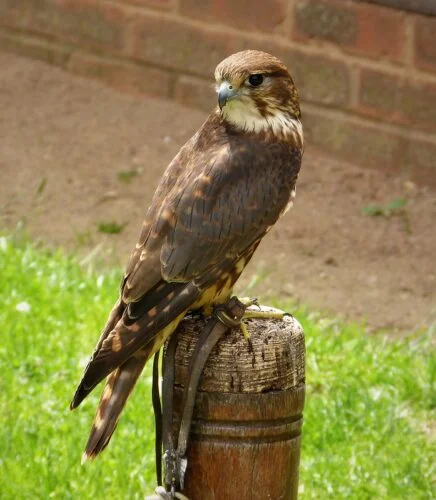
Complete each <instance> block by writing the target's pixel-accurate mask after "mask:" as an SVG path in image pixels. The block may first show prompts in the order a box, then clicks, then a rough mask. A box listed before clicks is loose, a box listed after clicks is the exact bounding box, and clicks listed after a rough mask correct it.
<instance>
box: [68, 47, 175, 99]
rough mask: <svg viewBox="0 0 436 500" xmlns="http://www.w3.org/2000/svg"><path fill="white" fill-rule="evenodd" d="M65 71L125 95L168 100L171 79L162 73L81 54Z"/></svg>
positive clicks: (170, 76) (164, 72) (153, 69)
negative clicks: (131, 94)
mask: <svg viewBox="0 0 436 500" xmlns="http://www.w3.org/2000/svg"><path fill="white" fill-rule="evenodd" d="M68 69H69V70H70V71H71V72H72V73H75V74H78V75H82V76H86V77H89V78H94V79H97V80H100V81H103V82H104V83H106V84H108V85H110V86H111V87H114V88H117V89H119V90H122V91H124V92H131V93H139V94H148V95H153V96H157V97H170V90H171V87H172V79H173V77H172V75H171V74H170V73H168V72H167V71H164V70H160V69H156V68H150V67H144V66H140V65H137V64H131V63H128V62H125V61H117V60H110V59H104V58H101V57H98V56H94V55H91V54H83V53H75V54H73V55H72V56H71V59H70V62H69V64H68Z"/></svg>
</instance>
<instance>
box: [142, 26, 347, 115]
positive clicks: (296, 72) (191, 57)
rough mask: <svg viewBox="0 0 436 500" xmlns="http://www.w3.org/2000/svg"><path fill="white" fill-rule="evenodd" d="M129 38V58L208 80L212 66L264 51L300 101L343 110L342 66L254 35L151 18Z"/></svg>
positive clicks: (344, 71) (344, 78)
mask: <svg viewBox="0 0 436 500" xmlns="http://www.w3.org/2000/svg"><path fill="white" fill-rule="evenodd" d="M134 34H135V42H134V46H135V48H134V57H136V58H139V59H141V60H142V61H145V62H147V63H152V64H156V65H160V66H166V67H168V68H171V69H174V70H177V71H180V72H183V73H188V74H191V75H196V76H200V77H203V78H206V79H210V80H211V81H213V80H212V79H213V72H214V70H215V67H216V65H217V64H218V63H219V62H220V61H221V60H222V59H224V58H225V57H227V56H228V55H230V54H232V53H233V52H236V51H238V50H244V49H248V48H249V49H259V50H265V51H267V52H270V53H271V54H274V55H276V56H277V57H279V58H281V59H282V60H283V62H284V63H285V64H287V65H288V67H289V70H290V71H291V74H292V75H293V76H294V78H295V81H296V83H297V86H298V88H299V89H300V94H301V96H302V98H303V99H305V100H308V101H312V102H321V103H324V104H328V105H334V106H340V107H343V106H347V105H348V101H349V92H350V91H349V70H348V68H347V66H346V65H345V64H343V63H341V62H337V61H332V60H330V59H327V58H325V57H321V56H313V55H308V54H303V53H301V52H299V51H295V50H294V49H287V48H285V47H283V45H278V44H275V43H274V42H259V41H258V40H257V37H256V36H253V37H252V38H247V37H238V36H236V35H235V36H229V35H228V34H226V33H221V32H220V31H212V30H207V29H204V28H200V27H197V26H196V27H193V26H190V25H186V24H185V23H183V22H180V21H174V20H169V19H165V18H163V17H158V18H157V19H156V16H143V17H141V18H140V19H137V20H136V26H135V28H134Z"/></svg>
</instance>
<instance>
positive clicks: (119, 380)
mask: <svg viewBox="0 0 436 500" xmlns="http://www.w3.org/2000/svg"><path fill="white" fill-rule="evenodd" d="M147 357H148V356H146V355H144V354H143V353H142V352H140V353H138V354H137V355H136V356H132V357H131V358H129V359H128V360H127V361H126V362H125V363H123V364H122V365H121V366H120V367H119V368H117V369H116V370H115V371H113V372H112V373H111V374H110V375H109V377H108V378H107V381H106V385H105V387H104V391H103V394H102V396H101V399H100V404H99V406H98V408H97V413H96V415H95V418H94V424H93V426H92V429H91V434H90V436H89V439H88V443H87V445H86V449H85V452H84V454H83V458H82V463H83V462H85V461H86V460H89V459H94V458H95V457H96V456H97V455H98V454H99V453H100V452H101V451H103V450H104V449H105V448H106V446H107V445H108V443H109V441H110V438H111V437H112V433H113V432H114V430H115V427H116V426H117V422H118V418H119V416H120V414H121V412H122V410H123V408H124V405H125V404H126V401H127V399H128V398H129V396H130V393H131V392H132V390H133V388H134V386H135V384H136V381H137V380H138V377H139V375H140V374H141V372H142V369H143V368H144V365H145V362H146V361H147Z"/></svg>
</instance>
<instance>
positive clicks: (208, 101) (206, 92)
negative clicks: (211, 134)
mask: <svg viewBox="0 0 436 500" xmlns="http://www.w3.org/2000/svg"><path fill="white" fill-rule="evenodd" d="M174 97H175V99H176V101H177V102H179V103H180V104H183V105H184V106H189V107H192V108H197V109H202V110H203V111H206V112H210V111H212V109H213V108H214V107H215V106H216V104H217V98H216V92H215V88H214V84H213V82H212V80H211V81H209V82H208V81H205V80H201V79H199V78H195V77H192V76H181V77H180V78H179V79H178V81H177V83H176V85H175V95H174Z"/></svg>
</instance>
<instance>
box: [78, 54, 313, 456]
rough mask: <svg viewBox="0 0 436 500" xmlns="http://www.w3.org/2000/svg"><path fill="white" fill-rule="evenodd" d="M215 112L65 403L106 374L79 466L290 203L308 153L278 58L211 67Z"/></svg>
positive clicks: (148, 229)
mask: <svg viewBox="0 0 436 500" xmlns="http://www.w3.org/2000/svg"><path fill="white" fill-rule="evenodd" d="M214 76H215V83H216V92H217V100H218V103H217V106H216V107H215V108H214V109H213V110H212V112H211V113H210V115H209V116H208V117H207V119H206V121H205V122H204V123H203V125H201V127H200V128H199V130H198V131H197V132H196V133H195V134H194V135H193V136H192V138H191V139H189V140H188V141H187V142H186V144H185V145H184V146H183V147H182V148H181V149H180V151H179V152H178V153H177V155H176V156H175V157H174V159H173V160H172V161H171V162H170V164H169V166H168V167H167V169H166V170H165V172H164V174H163V176H162V178H161V179H160V182H159V184H158V187H157V189H156V191H155V193H154V196H153V198H152V201H151V204H150V206H149V208H148V211H147V212H146V215H145V219H144V222H143V225H142V228H141V232H140V237H139V241H138V243H137V244H136V247H135V249H134V251H133V253H132V254H131V256H130V259H129V262H128V264H127V267H126V270H125V274H124V277H123V279H122V283H121V287H120V295H119V299H118V300H117V302H116V303H115V305H114V307H113V309H112V311H111V312H110V314H109V317H108V319H107V323H106V325H105V327H104V329H103V331H102V333H101V335H100V338H99V340H98V342H97V345H96V347H95V349H94V352H93V354H92V356H91V358H90V360H89V363H88V365H87V366H86V368H85V371H84V374H83V377H82V379H81V381H80V383H79V385H78V387H77V390H76V392H75V394H74V397H73V399H72V401H71V404H70V408H71V409H75V408H77V407H78V406H79V404H80V403H81V402H82V401H83V399H84V398H85V397H86V396H87V395H88V394H89V393H90V392H91V391H92V390H93V389H94V388H95V387H96V386H97V385H98V384H99V383H100V382H101V381H103V380H104V379H106V383H105V386H104V389H103V392H102V395H101V399H100V402H99V405H98V408H97V412H96V415H95V418H94V422H93V425H92V429H91V433H90V436H89V439H88V442H87V445H86V448H85V452H84V456H83V458H84V460H85V461H86V460H88V459H93V458H95V457H96V456H97V455H98V454H99V453H100V452H101V451H102V450H103V449H104V448H105V447H106V446H107V445H108V443H109V441H110V439H111V436H112V434H113V432H114V430H115V427H116V425H117V422H118V419H119V416H120V414H121V412H122V410H123V408H124V406H125V404H126V401H127V399H128V397H129V395H130V394H131V392H132V390H133V388H134V386H135V383H136V382H137V380H138V378H139V376H140V374H141V372H142V370H143V368H144V366H145V364H146V362H147V361H148V360H149V359H150V358H151V357H152V356H153V355H154V354H155V353H156V352H157V351H158V350H159V349H160V348H161V347H162V346H163V345H164V343H165V341H166V340H167V339H168V337H169V336H170V335H171V334H172V333H173V332H174V330H175V329H176V328H177V326H178V324H179V322H180V321H181V320H182V319H183V318H184V317H185V316H186V315H187V314H188V313H190V312H194V311H202V312H203V314H205V315H210V314H211V311H212V310H213V308H214V307H217V306H219V305H220V304H223V303H225V302H226V301H227V300H228V299H229V297H230V296H231V294H232V290H233V286H234V284H235V282H236V281H237V279H238V278H239V276H240V274H241V273H242V271H243V269H244V268H245V266H246V265H247V263H248V262H249V261H250V259H251V257H252V256H253V253H254V252H255V250H256V248H257V247H258V245H259V243H260V241H261V240H262V238H263V237H264V236H265V235H266V234H267V233H268V231H269V230H270V229H271V227H272V226H273V225H274V224H275V223H276V222H277V220H278V219H279V218H280V217H281V216H282V215H283V214H284V213H286V211H287V210H288V209H289V208H290V207H291V206H292V204H293V201H294V198H295V192H296V191H295V186H296V181H297V177H298V173H299V170H300V166H301V162H302V156H303V150H304V139H303V128H302V123H301V111H300V104H299V95H298V91H297V88H296V86H295V83H294V80H293V78H292V76H291V74H290V72H289V70H288V68H287V67H286V66H285V64H283V63H282V62H281V61H280V59H278V58H277V57H275V56H273V55H271V54H268V53H266V52H262V51H259V50H245V51H241V52H237V53H235V54H232V55H230V56H229V57H227V58H225V59H224V60H223V61H221V62H220V63H219V64H218V66H217V67H216V70H215V75H214Z"/></svg>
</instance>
